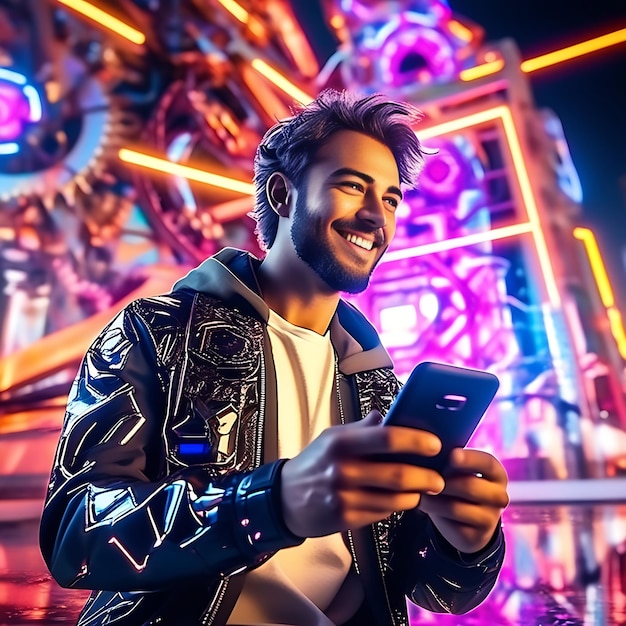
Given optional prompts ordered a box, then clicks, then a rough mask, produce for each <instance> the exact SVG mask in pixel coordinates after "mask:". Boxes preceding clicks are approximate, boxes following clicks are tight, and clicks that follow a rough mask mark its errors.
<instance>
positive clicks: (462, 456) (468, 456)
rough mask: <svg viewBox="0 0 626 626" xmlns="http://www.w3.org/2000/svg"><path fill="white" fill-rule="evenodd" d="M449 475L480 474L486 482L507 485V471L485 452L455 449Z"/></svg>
mask: <svg viewBox="0 0 626 626" xmlns="http://www.w3.org/2000/svg"><path fill="white" fill-rule="evenodd" d="M448 472H449V473H459V472H460V473H464V474H478V475H479V476H481V477H482V478H483V479H484V480H487V481H491V482H495V483H499V484H503V485H506V484H507V483H508V476H507V473H506V470H505V469H504V467H503V466H502V464H501V463H500V461H498V459H496V458H495V457H494V456H493V455H491V454H489V453H488V452H485V451H483V450H472V449H470V448H455V449H454V450H452V452H451V453H450V460H449V465H448Z"/></svg>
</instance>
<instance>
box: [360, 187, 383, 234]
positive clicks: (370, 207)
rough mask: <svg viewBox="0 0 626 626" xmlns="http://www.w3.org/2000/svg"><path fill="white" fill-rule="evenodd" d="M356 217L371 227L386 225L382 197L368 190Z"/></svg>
mask: <svg viewBox="0 0 626 626" xmlns="http://www.w3.org/2000/svg"><path fill="white" fill-rule="evenodd" d="M357 217H358V218H359V219H360V220H362V221H363V222H366V223H367V224H368V225H369V226H371V227H372V228H384V227H385V226H386V225H387V210H386V208H385V203H384V201H383V199H382V198H379V197H377V196H376V194H374V193H372V192H371V190H370V191H368V192H367V193H366V194H365V196H364V202H363V205H362V206H361V208H360V209H359V210H358V212H357Z"/></svg>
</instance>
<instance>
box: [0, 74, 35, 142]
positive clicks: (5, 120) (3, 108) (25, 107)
mask: <svg viewBox="0 0 626 626" xmlns="http://www.w3.org/2000/svg"><path fill="white" fill-rule="evenodd" d="M30 117H31V116H30V105H29V102H28V99H27V98H26V96H25V95H24V92H23V91H22V89H21V88H20V87H18V86H17V85H14V84H12V83H9V82H6V81H1V80H0V141H13V140H15V139H18V138H19V137H20V135H21V134H22V131H23V128H24V122H25V121H28V120H30Z"/></svg>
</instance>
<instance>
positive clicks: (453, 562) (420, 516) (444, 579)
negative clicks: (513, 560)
mask: <svg viewBox="0 0 626 626" xmlns="http://www.w3.org/2000/svg"><path fill="white" fill-rule="evenodd" d="M403 518H404V519H403V520H402V522H401V528H402V529H401V530H400V532H399V533H398V535H397V536H396V539H395V540H396V541H400V542H401V543H400V545H402V546H403V549H402V550H399V551H394V560H396V566H397V567H399V568H401V569H402V571H404V572H405V573H406V574H407V575H406V576H405V577H404V580H405V581H406V583H407V584H406V587H405V593H406V595H407V597H408V598H409V599H410V600H411V601H412V602H414V603H415V604H417V605H419V606H421V607H423V608H425V609H428V610H429V611H432V612H435V613H453V614H461V613H467V611H470V610H471V609H473V608H475V607H477V606H478V605H479V604H481V603H482V602H483V601H484V600H485V598H486V597H487V596H488V595H489V593H490V591H491V590H492V588H493V586H494V585H495V583H496V581H497V578H498V574H499V572H500V569H501V568H502V563H503V561H504V554H505V542H504V534H503V532H502V527H501V525H500V524H499V525H498V528H497V529H496V531H495V533H494V536H493V537H492V539H491V541H490V542H489V544H488V545H487V546H486V547H485V548H483V549H482V550H481V551H480V552H477V553H475V554H471V555H468V554H464V553H461V552H459V551H458V550H456V549H455V548H454V547H453V546H451V545H450V544H449V543H448V542H447V541H446V540H445V539H444V537H443V536H442V535H441V534H440V533H439V531H438V530H437V529H436V528H435V525H434V524H433V523H432V521H431V520H430V518H429V517H428V516H427V515H426V514H425V513H423V512H421V511H419V510H413V511H408V512H406V513H405V514H404V515H403Z"/></svg>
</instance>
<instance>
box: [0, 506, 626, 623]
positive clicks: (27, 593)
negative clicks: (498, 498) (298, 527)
mask: <svg viewBox="0 0 626 626" xmlns="http://www.w3.org/2000/svg"><path fill="white" fill-rule="evenodd" d="M37 528H38V524H37V521H36V520H29V521H20V522H12V523H9V522H4V523H1V524H0V624H2V625H4V624H12V625H21V626H26V625H32V624H38V625H42V624H74V623H75V621H76V616H77V615H78V613H79V611H80V608H81V606H82V604H83V602H84V599H85V597H86V592H83V591H70V590H66V589H61V588H60V587H59V586H58V585H57V584H56V583H55V582H54V581H53V580H52V579H51V577H50V575H49V574H48V573H47V571H46V568H45V566H44V564H43V561H42V559H41V555H40V553H39V548H38V545H37ZM504 528H505V533H506V535H507V546H508V548H507V557H506V561H505V565H504V567H503V570H502V573H501V575H500V578H499V581H498V584H497V586H496V588H495V589H494V591H493V592H492V594H491V595H490V597H489V598H488V599H487V601H486V602H485V603H483V605H481V607H479V608H478V609H476V610H474V611H472V612H471V613H469V614H467V615H464V616H444V615H434V614H430V613H427V612H424V611H421V610H419V609H412V611H411V619H412V624H413V625H417V624H442V625H447V626H470V625H471V626H478V625H483V624H489V626H512V625H518V624H521V625H528V626H530V625H532V626H540V625H541V626H548V625H553V626H575V625H584V626H591V625H593V626H600V625H611V626H612V625H626V503H624V504H612V505H596V506H582V505H580V506H565V505H564V506H541V507H539V506H522V505H516V506H511V507H509V509H508V510H507V511H506V513H505V526H504Z"/></svg>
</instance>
